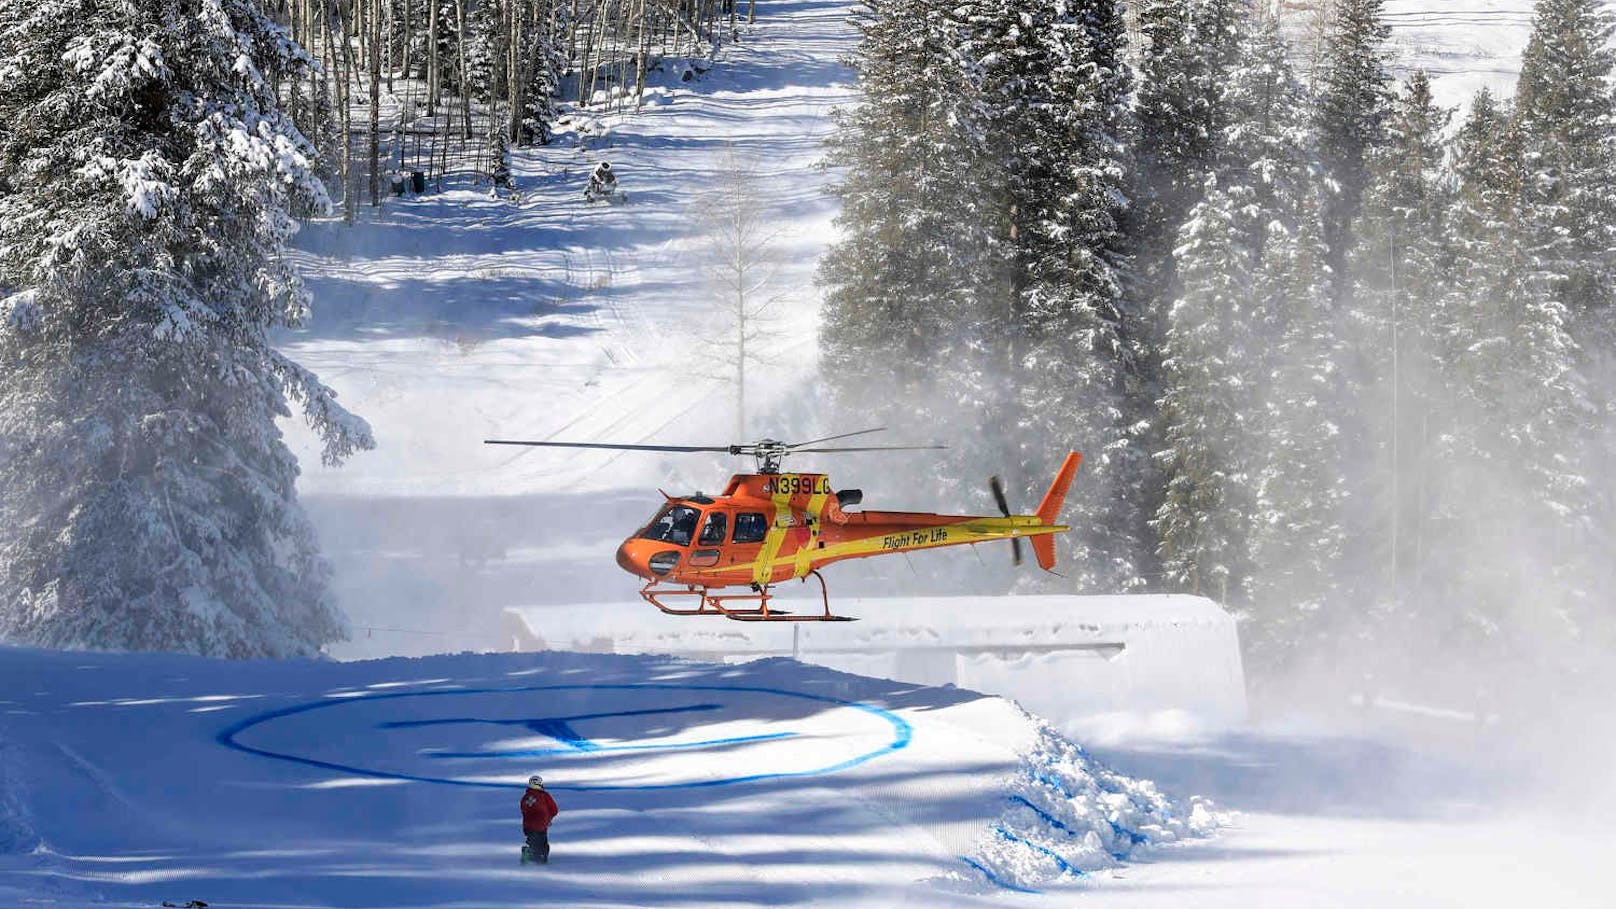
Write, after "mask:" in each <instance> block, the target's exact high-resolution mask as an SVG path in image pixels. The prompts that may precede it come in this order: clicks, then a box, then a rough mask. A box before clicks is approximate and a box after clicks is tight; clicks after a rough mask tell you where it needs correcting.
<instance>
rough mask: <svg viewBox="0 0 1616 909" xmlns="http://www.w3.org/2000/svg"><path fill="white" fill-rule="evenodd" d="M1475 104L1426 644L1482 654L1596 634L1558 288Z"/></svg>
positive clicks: (1520, 158)
mask: <svg viewBox="0 0 1616 909" xmlns="http://www.w3.org/2000/svg"><path fill="white" fill-rule="evenodd" d="M1526 141H1527V140H1526V137H1525V136H1524V135H1523V134H1522V133H1521V132H1520V131H1516V130H1513V129H1511V128H1510V124H1509V122H1508V117H1507V115H1506V114H1505V113H1504V112H1501V111H1499V110H1498V109H1497V107H1496V106H1495V105H1494V103H1493V101H1492V98H1491V96H1490V95H1488V94H1486V93H1485V92H1484V93H1482V94H1481V95H1479V96H1478V97H1477V99H1476V101H1475V103H1474V104H1473V105H1472V108H1471V113H1470V117H1469V118H1468V119H1467V121H1466V123H1465V125H1464V127H1463V129H1462V130H1461V131H1460V134H1459V141H1458V160H1457V162H1456V172H1457V174H1458V177H1459V190H1458V197H1457V200H1456V202H1455V205H1454V216H1453V219H1452V220H1453V234H1454V236H1455V238H1456V244H1455V245H1456V253H1455V255H1456V267H1455V269H1454V273H1455V275H1456V279H1455V282H1454V287H1453V290H1452V292H1451V294H1450V301H1449V304H1448V311H1447V312H1446V313H1445V314H1444V315H1445V316H1446V318H1445V320H1444V322H1443V323H1442V329H1443V337H1442V341H1443V343H1444V346H1445V349H1446V351H1447V358H1448V365H1449V369H1450V371H1451V376H1452V383H1451V388H1452V395H1451V397H1450V406H1451V408H1452V410H1453V417H1452V419H1451V420H1450V421H1447V422H1445V424H1444V431H1443V432H1442V433H1441V435H1440V437H1439V442H1438V446H1439V457H1440V458H1441V461H1442V463H1443V465H1444V466H1443V469H1442V470H1441V471H1437V472H1435V473H1434V475H1433V477H1432V481H1431V482H1432V485H1433V487H1434V489H1433V493H1432V496H1433V502H1432V511H1433V516H1432V519H1433V523H1434V524H1435V526H1436V528H1437V532H1436V533H1433V534H1431V540H1430V543H1429V547H1428V548H1429V550H1430V552H1431V556H1430V569H1429V571H1430V577H1431V584H1430V589H1431V591H1432V593H1433V594H1436V593H1440V594H1442V595H1443V598H1444V599H1445V601H1446V602H1447V603H1448V604H1451V605H1450V608H1449V609H1448V610H1446V611H1445V612H1444V613H1443V614H1442V615H1441V616H1439V617H1437V619H1436V621H1432V622H1428V624H1430V625H1432V626H1434V627H1432V628H1430V629H1429V630H1428V632H1427V633H1428V634H1432V635H1441V636H1443V637H1444V639H1445V640H1444V641H1443V643H1448V642H1454V641H1456V642H1458V643H1460V644H1462V645H1465V646H1464V649H1465V650H1466V651H1475V650H1476V649H1477V647H1478V645H1479V646H1480V647H1481V648H1482V652H1483V653H1486V654H1488V655H1490V656H1491V657H1493V658H1495V659H1499V658H1505V659H1507V658H1509V657H1510V656H1511V655H1512V654H1516V653H1517V652H1519V655H1525V656H1530V655H1531V654H1532V653H1533V652H1535V651H1537V649H1538V646H1539V645H1544V644H1547V645H1549V646H1552V647H1553V649H1554V650H1555V651H1556V652H1559V653H1566V652H1567V651H1566V649H1565V647H1566V645H1567V644H1568V643H1570V642H1572V641H1573V640H1574V639H1575V638H1576V637H1577V636H1578V635H1580V634H1582V633H1583V632H1584V631H1585V630H1588V629H1589V628H1590V626H1595V627H1596V626H1597V622H1598V621H1599V619H1596V618H1595V617H1594V616H1593V615H1592V614H1591V612H1590V606H1589V604H1588V601H1587V585H1588V583H1589V580H1590V573H1589V570H1588V569H1589V568H1590V565H1589V563H1588V561H1586V554H1588V553H1590V552H1593V551H1597V550H1595V549H1594V548H1593V547H1592V545H1591V542H1590V538H1589V529H1590V528H1589V511H1590V507H1589V502H1590V498H1591V497H1590V495H1589V493H1590V488H1589V486H1590V484H1589V483H1588V481H1587V479H1586V477H1585V476H1584V469H1585V468H1584V464H1585V461H1584V453H1585V451H1586V447H1585V445H1586V433H1585V424H1586V423H1587V421H1588V417H1589V415H1590V413H1591V412H1592V408H1593V405H1592V403H1591V401H1590V400H1589V397H1588V394H1587V387H1586V384H1585V381H1584V379H1583V377H1582V375H1581V373H1580V371H1579V367H1580V365H1581V362H1580V358H1579V357H1578V355H1577V353H1578V352H1577V349H1576V345H1575V343H1574V341H1573V340H1572V337H1571V335H1570V332H1569V327H1570V322H1571V313H1570V308H1569V307H1568V306H1567V305H1566V304H1565V303H1564V301H1563V300H1562V299H1561V298H1560V296H1559V294H1560V293H1561V292H1563V291H1564V290H1566V289H1567V288H1568V287H1571V286H1573V285H1571V284H1569V283H1568V282H1566V281H1565V280H1564V275H1563V272H1559V271H1557V270H1556V269H1554V268H1553V267H1552V266H1551V263H1550V262H1548V261H1547V260H1545V259H1542V258H1540V257H1539V253H1540V251H1541V249H1542V246H1541V243H1540V241H1539V239H1538V235H1537V231H1538V230H1539V224H1538V223H1536V222H1535V221H1534V219H1533V218H1532V217H1530V216H1529V214H1528V212H1529V211H1530V210H1531V209H1532V208H1534V207H1536V206H1537V205H1538V204H1539V200H1540V197H1538V196H1537V191H1538V186H1537V173H1536V171H1535V163H1534V161H1533V159H1532V158H1531V157H1530V156H1529V155H1528V154H1526V153H1525V151H1524V149H1523V145H1524V143H1525V142H1526Z"/></svg>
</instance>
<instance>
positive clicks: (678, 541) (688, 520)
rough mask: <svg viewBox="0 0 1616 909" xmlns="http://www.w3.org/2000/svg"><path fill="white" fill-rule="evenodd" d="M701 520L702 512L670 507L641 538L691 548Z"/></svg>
mask: <svg viewBox="0 0 1616 909" xmlns="http://www.w3.org/2000/svg"><path fill="white" fill-rule="evenodd" d="M700 518H701V512H699V511H697V510H696V509H694V508H691V507H690V506H688V505H669V506H668V507H667V508H664V509H662V513H661V514H659V515H657V516H656V518H655V519H654V520H653V521H651V523H650V524H648V525H646V528H645V531H644V532H643V533H641V534H640V536H641V537H643V538H645V539H647V540H656V541H658V542H661V543H672V544H673V545H675V546H689V545H690V538H691V537H692V536H694V535H695V533H696V521H697V520H699V519H700Z"/></svg>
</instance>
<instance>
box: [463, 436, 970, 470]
mask: <svg viewBox="0 0 1616 909" xmlns="http://www.w3.org/2000/svg"><path fill="white" fill-rule="evenodd" d="M885 429H886V428H885V427H877V428H875V429H861V430H859V431H857V432H844V433H841V434H839V435H834V436H825V437H824V438H819V439H811V440H809V441H807V442H795V443H793V442H781V441H780V440H778V439H759V440H758V441H756V442H749V443H746V444H744V445H618V444H612V443H606V442H537V441H526V440H521V439H484V440H483V444H485V445H525V446H530V447H535V448H597V449H607V450H611V451H671V452H678V453H691V452H703V451H710V452H718V453H722V454H732V455H751V456H752V457H753V458H755V459H756V460H757V472H758V473H760V474H777V473H779V472H780V465H781V463H782V462H784V461H785V459H786V456H787V455H792V454H799V453H803V454H806V453H813V454H835V453H841V452H850V451H935V450H940V449H946V448H947V447H948V446H947V445H872V446H856V447H833V448H810V447H808V446H817V445H819V444H821V443H823V442H832V441H835V440H837V439H846V438H851V437H853V436H862V435H867V434H869V433H872V432H884V431H885Z"/></svg>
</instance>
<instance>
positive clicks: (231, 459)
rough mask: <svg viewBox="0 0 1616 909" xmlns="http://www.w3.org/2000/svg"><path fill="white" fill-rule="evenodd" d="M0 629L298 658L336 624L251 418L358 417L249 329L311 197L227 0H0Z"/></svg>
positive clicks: (274, 40)
mask: <svg viewBox="0 0 1616 909" xmlns="http://www.w3.org/2000/svg"><path fill="white" fill-rule="evenodd" d="M0 22H3V23H4V25H3V26H0V28H3V31H0V298H3V300H4V303H3V309H4V313H5V318H4V319H0V452H3V455H0V488H3V489H5V490H6V495H5V496H4V497H3V499H0V634H3V635H4V636H5V637H7V638H8V639H10V640H13V641H17V642H23V643H29V644H35V645H42V646H53V647H105V648H135V649H171V650H185V651H191V652H196V653H205V654H213V655H219V656H231V657H256V656H287V655H296V654H310V653H314V652H315V651H317V650H318V648H319V647H320V646H321V645H323V644H325V643H326V642H329V641H332V640H335V639H338V638H340V637H341V636H342V635H343V633H344V629H343V622H342V620H341V618H340V617H339V615H338V613H337V612H336V610H335V608H334V606H333V604H332V601H331V597H330V594H329V592H328V590H327V576H328V569H327V567H326V565H325V563H324V562H323V560H322V559H321V558H320V556H319V554H318V551H317V548H316V544H315V540H314V536H313V533H312V531H311V528H310V527H309V524H308V521H307V520H306V519H305V517H304V516H303V513H302V511H301V509H300V508H299V507H298V505H297V502H296V498H295V488H294V481H295V479H296V476H297V465H296V461H295V459H294V458H293V456H292V454H291V452H290V451H289V450H288V449H287V447H286V445H285V444H284V443H283V442H282V441H281V437H280V433H279V431H278V429H277V428H276V426H275V418H276V417H278V416H281V415H284V414H286V413H287V398H288V397H290V398H292V399H295V400H297V401H298V402H299V403H301V405H302V408H303V412H304V414H305V416H306V417H307V418H308V420H309V422H310V423H311V424H312V425H313V426H314V428H315V429H316V430H317V431H318V432H319V433H321V435H323V437H324V439H325V443H326V444H325V459H326V460H327V461H328V462H333V463H334V462H337V461H339V460H341V459H342V458H344V457H346V456H347V455H348V454H349V453H351V452H352V451H353V450H354V449H356V448H362V447H369V446H370V445H371V444H372V443H371V439H370V434H369V429H368V428H367V427H366V426H365V424H364V423H363V422H362V421H360V420H357V419H356V418H354V417H352V416H350V415H349V414H348V413H346V412H345V411H344V410H343V409H342V408H341V407H339V406H338V405H337V403H336V402H335V400H334V397H335V396H334V394H333V393H332V392H331V390H330V389H328V388H326V387H325V386H323V385H322V384H320V382H319V381H318V380H317V379H316V378H315V377H314V376H313V375H312V374H310V373H309V372H307V371H305V370H304V369H302V368H301V367H299V366H298V365H297V364H296V363H293V362H292V361H290V360H288V359H287V358H286V357H284V356H283V355H282V354H280V353H278V352H277V351H275V350H274V348H273V347H272V346H271V345H270V343H269V339H268V333H269V331H270V330H271V329H273V328H275V327H278V326H286V325H292V324H295V323H296V322H297V321H298V320H299V319H300V318H301V317H302V316H303V313H304V311H305V309H306V306H307V303H308V296H307V293H306V292H305V291H304V289H303V288H302V286H301V284H300V283H299V282H298V280H297V278H296V277H295V275H293V273H292V272H291V270H290V268H289V266H288V265H287V264H286V259H285V256H284V244H285V242H286V240H287V238H288V237H290V236H291V235H292V233H293V231H294V230H295V223H294V221H293V220H292V217H291V214H292V211H293V210H294V209H298V208H301V209H305V210H314V209H318V208H321V207H323V206H325V205H326V204H327V200H326V196H325V192H324V189H323V188H322V186H321V184H320V182H319V180H318V179H317V178H316V176H315V175H314V173H313V171H312V170H311V169H310V163H309V160H310V157H311V155H312V149H311V148H310V146H309V144H308V143H307V141H306V140H305V139H304V138H303V137H302V136H301V135H300V134H299V133H298V131H297V130H296V129H295V128H294V127H293V126H292V124H291V122H290V121H289V119H288V118H287V117H286V116H285V115H283V114H282V113H281V112H280V111H279V110H277V108H276V105H275V100H274V93H273V85H274V84H275V81H276V80H277V79H278V78H281V77H283V76H285V75H288V74H293V73H297V72H299V71H301V70H302V69H303V68H304V67H307V66H309V65H310V60H309V59H308V58H307V57H306V56H304V55H303V53H302V52H301V51H300V50H299V49H298V48H297V46H296V45H295V44H293V43H292V42H291V41H290V40H289V39H288V37H287V35H286V33H285V31H284V30H282V29H281V28H280V27H278V26H277V25H275V24H274V23H273V22H271V21H270V20H269V19H268V18H267V17H265V16H264V15H263V14H262V13H261V12H260V11H259V10H258V9H257V8H256V7H255V6H254V4H253V3H251V2H250V0H210V2H208V3H204V4H202V5H201V7H200V9H199V8H198V7H197V6H196V5H194V4H190V3H185V2H181V0H152V2H147V3H141V4H130V3H122V2H113V0H45V2H35V3H28V4H23V3H20V2H17V0H4V2H3V3H0Z"/></svg>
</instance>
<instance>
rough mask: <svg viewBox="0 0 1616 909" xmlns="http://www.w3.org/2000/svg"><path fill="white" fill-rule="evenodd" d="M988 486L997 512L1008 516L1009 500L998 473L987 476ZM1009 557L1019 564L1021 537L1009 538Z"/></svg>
mask: <svg viewBox="0 0 1616 909" xmlns="http://www.w3.org/2000/svg"><path fill="white" fill-rule="evenodd" d="M988 488H990V489H992V490H993V501H994V502H997V503H998V505H999V513H1000V514H1002V515H1004V516H1005V517H1007V518H1008V517H1010V516H1011V514H1010V500H1009V499H1008V498H1006V497H1005V494H1004V482H1003V481H1002V480H1000V479H999V477H998V475H997V474H995V475H994V476H991V477H988ZM1010 558H1011V561H1012V562H1014V563H1015V564H1016V565H1017V566H1020V565H1021V537H1011V538H1010Z"/></svg>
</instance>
